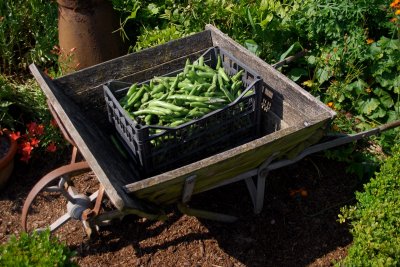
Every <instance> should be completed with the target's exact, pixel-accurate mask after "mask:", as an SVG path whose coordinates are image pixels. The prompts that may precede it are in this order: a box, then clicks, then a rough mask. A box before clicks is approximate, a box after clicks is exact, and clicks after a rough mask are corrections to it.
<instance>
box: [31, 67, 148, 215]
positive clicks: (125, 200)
mask: <svg viewBox="0 0 400 267" xmlns="http://www.w3.org/2000/svg"><path fill="white" fill-rule="evenodd" d="M30 70H31V72H32V74H33V75H34V77H35V78H36V80H37V81H38V83H39V85H40V87H41V88H42V90H43V92H44V93H45V95H46V97H47V99H48V101H49V102H50V104H51V106H52V107H53V108H54V110H55V112H56V113H57V115H58V116H59V118H60V120H61V122H62V124H63V126H64V127H65V128H66V129H68V133H69V135H70V136H71V137H72V139H73V140H74V142H75V143H76V145H77V146H78V148H79V151H80V152H81V153H82V155H83V156H84V158H85V160H86V161H87V162H88V164H89V166H90V167H91V169H92V170H93V172H94V173H95V174H96V177H97V178H98V180H99V181H100V183H101V184H102V185H103V186H104V188H105V190H106V192H107V195H108V196H109V198H110V200H111V202H112V203H113V205H114V206H115V207H116V208H117V209H119V210H122V209H124V208H125V207H126V206H127V207H130V208H134V209H144V207H143V206H141V205H140V203H139V202H137V203H136V202H133V201H132V199H131V198H130V197H129V196H128V195H127V194H126V193H125V192H124V191H123V190H122V186H123V185H124V184H126V183H128V182H129V181H133V179H132V177H134V175H133V174H132V173H129V169H127V168H126V166H123V164H122V163H123V162H124V159H123V158H121V156H120V155H119V154H118V152H117V151H115V148H113V147H112V145H111V143H110V141H109V138H107V137H106V136H105V135H104V134H103V131H101V130H100V129H99V128H98V127H97V126H96V124H94V123H93V121H91V120H90V119H89V118H88V117H85V116H84V115H83V114H82V113H81V112H80V110H79V107H78V106H76V105H75V104H74V103H73V102H72V101H71V100H70V99H69V98H68V97H66V96H65V95H64V94H63V93H62V91H61V89H60V88H57V87H56V86H55V85H54V83H53V82H52V81H51V80H50V79H49V78H48V77H47V76H46V75H45V74H44V73H43V72H41V71H40V70H39V69H38V68H37V67H36V66H35V65H34V64H32V65H30ZM110 151H112V152H113V156H112V157H110ZM129 177H130V179H127V178H129Z"/></svg>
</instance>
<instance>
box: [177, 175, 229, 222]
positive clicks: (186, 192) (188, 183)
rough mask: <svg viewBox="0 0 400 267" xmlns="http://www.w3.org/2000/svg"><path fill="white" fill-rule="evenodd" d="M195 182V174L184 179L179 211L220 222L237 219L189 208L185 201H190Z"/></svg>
mask: <svg viewBox="0 0 400 267" xmlns="http://www.w3.org/2000/svg"><path fill="white" fill-rule="evenodd" d="M195 183H196V175H192V176H189V177H187V178H186V180H185V184H184V186H183V192H182V201H181V202H180V203H178V205H177V206H178V209H179V211H180V212H181V213H183V214H186V215H189V216H195V217H198V218H204V219H208V220H214V221H220V222H235V221H236V220H237V217H235V216H232V215H227V214H222V213H217V212H212V211H207V210H199V209H193V208H189V207H188V205H187V203H188V202H189V201H190V199H191V197H192V194H193V190H194V186H195Z"/></svg>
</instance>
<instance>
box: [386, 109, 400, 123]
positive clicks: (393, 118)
mask: <svg viewBox="0 0 400 267" xmlns="http://www.w3.org/2000/svg"><path fill="white" fill-rule="evenodd" d="M387 115H388V119H387V123H389V122H392V121H397V120H399V119H400V114H399V113H398V112H396V111H394V110H389V111H388V112H387Z"/></svg>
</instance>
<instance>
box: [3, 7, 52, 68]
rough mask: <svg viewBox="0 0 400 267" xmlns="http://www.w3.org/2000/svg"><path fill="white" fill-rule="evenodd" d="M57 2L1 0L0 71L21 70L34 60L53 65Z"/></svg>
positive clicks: (37, 62) (42, 64)
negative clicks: (52, 51)
mask: <svg viewBox="0 0 400 267" xmlns="http://www.w3.org/2000/svg"><path fill="white" fill-rule="evenodd" d="M55 44H57V5H56V3H55V1H47V0H30V1H25V0H12V1H0V73H2V74H8V75H10V74H14V72H16V71H24V70H26V69H27V66H28V65H29V64H30V63H32V62H34V63H36V64H39V65H41V66H46V65H49V64H53V63H54V62H55V61H56V60H57V57H56V55H53V54H52V53H51V50H52V48H53V46H54V45H55Z"/></svg>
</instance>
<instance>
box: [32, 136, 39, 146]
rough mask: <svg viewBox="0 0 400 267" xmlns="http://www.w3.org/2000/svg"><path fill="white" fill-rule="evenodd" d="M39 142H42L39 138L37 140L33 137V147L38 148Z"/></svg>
mask: <svg viewBox="0 0 400 267" xmlns="http://www.w3.org/2000/svg"><path fill="white" fill-rule="evenodd" d="M39 142H40V140H39V139H37V138H35V137H32V138H31V146H34V147H38V145H39Z"/></svg>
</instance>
